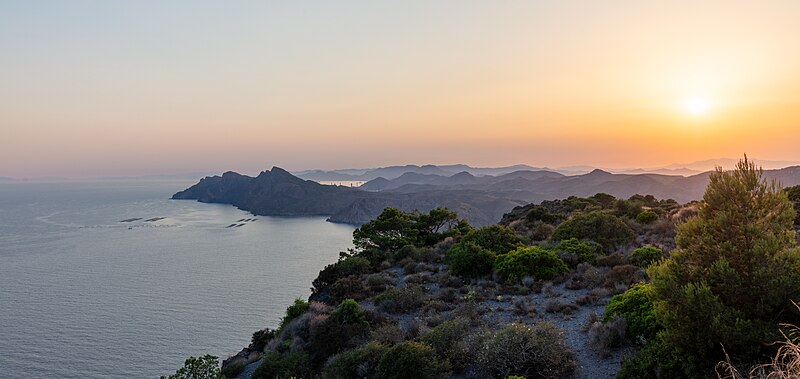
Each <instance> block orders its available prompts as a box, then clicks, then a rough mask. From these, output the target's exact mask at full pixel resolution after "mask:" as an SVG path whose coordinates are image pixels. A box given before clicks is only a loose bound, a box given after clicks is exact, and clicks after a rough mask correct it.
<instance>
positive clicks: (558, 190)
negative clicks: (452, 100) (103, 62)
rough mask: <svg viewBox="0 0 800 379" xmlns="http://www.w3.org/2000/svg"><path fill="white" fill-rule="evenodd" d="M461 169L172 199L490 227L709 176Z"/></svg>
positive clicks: (262, 180) (290, 178) (218, 186)
mask: <svg viewBox="0 0 800 379" xmlns="http://www.w3.org/2000/svg"><path fill="white" fill-rule="evenodd" d="M462 166H463V165H453V166H396V167H387V168H385V169H378V170H382V171H379V172H382V173H384V174H391V176H392V178H391V179H390V178H384V177H376V178H373V179H371V180H370V181H368V182H367V183H364V184H363V185H362V186H361V187H359V188H351V187H344V186H329V185H322V184H319V183H317V182H315V181H312V180H304V179H302V178H299V177H297V176H294V175H292V174H291V173H289V172H287V171H286V170H283V169H281V168H278V167H273V168H272V170H269V171H264V172H262V173H261V174H259V175H258V176H256V177H250V176H246V175H241V174H237V173H235V172H226V173H224V174H223V175H222V176H212V177H206V178H204V179H202V180H200V182H199V183H197V184H195V185H194V186H192V187H190V188H188V189H186V190H184V191H181V192H178V193H176V194H175V195H174V196H173V199H193V200H198V201H201V202H208V203H224V204H232V205H234V206H236V207H239V208H241V209H243V210H247V211H250V212H253V213H254V214H257V215H267V216H311V215H324V216H328V217H329V220H330V221H333V222H343V223H351V224H361V223H364V222H366V221H369V220H371V219H372V218H374V217H375V216H377V215H378V214H380V212H381V211H382V210H383V209H384V208H385V207H395V208H399V209H402V210H405V211H411V210H414V209H418V210H421V211H428V210H430V209H432V208H434V207H438V206H444V207H447V208H450V209H452V210H454V211H456V212H458V213H459V215H460V216H461V217H464V218H466V219H467V220H468V221H469V222H470V223H471V224H473V225H478V226H481V225H489V224H493V223H496V222H497V221H499V220H500V218H501V217H502V215H503V214H504V213H506V212H509V211H510V210H511V209H512V208H513V207H515V206H518V205H524V204H528V203H538V202H541V201H543V200H552V199H559V198H566V197H568V196H572V195H574V196H590V195H593V194H595V193H598V192H605V193H608V194H611V195H614V196H616V197H618V198H628V197H630V196H632V195H634V194H651V195H654V196H656V197H658V198H662V199H666V198H672V199H675V200H677V201H679V202H682V203H684V202H688V201H691V200H696V199H700V198H701V197H702V195H703V192H704V191H705V188H706V185H707V184H708V176H709V173H708V172H705V173H701V174H697V175H692V176H686V177H685V176H679V175H663V174H614V173H610V172H607V171H603V170H600V169H595V170H593V171H591V172H589V173H585V174H581V175H565V174H563V173H559V172H555V171H550V170H542V169H524V170H515V171H511V170H513V169H512V168H511V167H514V168H519V167H518V166H511V167H503V168H496V169H476V170H483V171H479V172H482V173H484V174H483V175H482V176H479V175H476V174H474V173H472V172H470V171H468V170H464V171H460V172H457V173H449V172H448V171H447V169H444V168H443V167H448V168H451V169H452V167H462ZM401 167H402V168H404V169H405V170H406V171H403V169H402V168H401ZM729 167H732V166H729ZM487 170H496V171H494V172H497V174H496V175H489V174H486V173H487V172H491V171H487ZM420 171H423V172H420ZM506 171H511V172H506ZM443 172H444V174H443ZM368 173H370V171H365V172H363V173H361V174H359V175H361V177H362V178H366V177H368V176H364V175H365V174H368ZM370 175H372V174H370ZM387 176H389V175H387ZM765 176H766V177H767V178H768V179H775V180H777V181H779V182H781V183H783V184H784V185H786V186H791V185H797V184H800V166H795V167H787V168H783V169H778V170H767V171H765ZM345 180H354V179H352V178H351V179H345Z"/></svg>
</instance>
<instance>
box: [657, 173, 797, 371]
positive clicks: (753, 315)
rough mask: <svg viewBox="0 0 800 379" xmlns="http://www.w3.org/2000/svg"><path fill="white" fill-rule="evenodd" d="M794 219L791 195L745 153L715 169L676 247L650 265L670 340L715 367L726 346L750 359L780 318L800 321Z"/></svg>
mask: <svg viewBox="0 0 800 379" xmlns="http://www.w3.org/2000/svg"><path fill="white" fill-rule="evenodd" d="M794 218H795V212H794V210H793V208H792V204H791V202H790V201H789V200H788V198H787V197H786V193H785V192H783V191H781V190H779V189H778V187H777V186H776V185H775V183H774V182H773V183H772V184H768V183H767V182H766V181H765V180H764V179H763V173H762V171H761V170H760V169H756V168H755V165H754V164H753V163H751V162H749V161H747V159H746V158H745V160H743V161H741V162H739V164H738V165H737V168H736V170H734V171H731V172H725V171H722V170H721V169H720V170H717V172H715V173H713V174H711V176H710V182H709V185H708V188H707V189H706V192H705V195H704V197H703V203H702V204H701V206H700V210H699V214H698V215H697V216H696V217H693V218H690V219H687V220H686V221H685V222H683V223H681V224H679V225H678V231H677V236H676V242H677V246H678V248H677V249H676V250H674V251H673V252H672V253H671V255H670V258H668V259H665V260H662V261H661V262H660V263H659V264H657V265H653V266H650V268H649V269H648V273H649V274H650V277H651V278H652V283H653V300H654V304H655V309H656V317H657V318H658V320H659V322H661V323H662V325H663V326H664V331H663V332H662V333H661V335H663V338H664V342H665V343H666V344H667V345H669V346H670V347H674V348H677V349H678V350H681V351H684V352H686V353H688V354H691V355H692V356H696V357H698V358H699V359H700V360H701V361H702V362H703V363H704V365H706V366H713V364H714V363H716V362H717V361H719V360H722V359H723V358H724V356H723V352H722V349H721V347H720V346H724V347H725V350H726V351H727V352H728V353H729V354H730V356H731V357H732V358H733V359H734V360H751V359H752V357H754V356H756V355H758V354H759V353H766V352H767V351H765V345H763V343H764V342H771V341H773V340H775V339H776V338H777V335H776V333H777V332H776V330H777V326H778V324H779V323H797V322H798V321H800V318H798V313H797V312H795V311H794V309H793V307H792V303H791V301H792V300H794V301H797V300H800V298H798V296H800V251H798V250H797V249H795V245H796V241H795V238H794V233H793V230H792V226H793V221H794ZM754 294H758V295H757V296H756V295H754ZM767 349H769V348H767Z"/></svg>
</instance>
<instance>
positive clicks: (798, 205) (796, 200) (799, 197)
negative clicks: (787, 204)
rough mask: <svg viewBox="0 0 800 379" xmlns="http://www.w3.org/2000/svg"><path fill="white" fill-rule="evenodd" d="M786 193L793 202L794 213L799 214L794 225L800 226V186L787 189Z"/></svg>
mask: <svg viewBox="0 0 800 379" xmlns="http://www.w3.org/2000/svg"><path fill="white" fill-rule="evenodd" d="M784 191H786V195H788V196H789V201H791V202H792V205H793V206H794V211H795V212H796V213H797V217H795V219H794V225H795V226H800V186H794V187H787V188H784Z"/></svg>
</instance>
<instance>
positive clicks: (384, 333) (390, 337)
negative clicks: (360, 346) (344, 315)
mask: <svg viewBox="0 0 800 379" xmlns="http://www.w3.org/2000/svg"><path fill="white" fill-rule="evenodd" d="M369 338H370V340H372V341H376V342H380V343H384V344H389V345H393V344H396V343H398V342H402V341H403V340H405V339H406V332H404V331H403V329H400V327H399V326H398V325H397V324H396V323H386V324H384V325H381V326H379V327H377V328H375V329H374V330H373V331H372V333H370V335H369Z"/></svg>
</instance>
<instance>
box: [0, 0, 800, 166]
mask: <svg viewBox="0 0 800 379" xmlns="http://www.w3.org/2000/svg"><path fill="white" fill-rule="evenodd" d="M798 17H800V2H798V1H750V2H742V1H703V2H697V1H668V2H665V1H643V0H636V1H624V0H615V1H588V0H587V1H570V0H558V1H544V0H542V1H502V2H490V1H466V0H458V1H445V0H442V1H409V0H404V1H379V2H378V1H335V2H333V1H281V2H269V1H244V0H242V1H221V0H220V1H201V0H192V1H177V0H176V1H167V2H159V1H128V2H122V1H101V0H97V1H81V0H75V1H44V0H43V1H27V0H20V1H10V0H6V1H2V2H0V176H12V177H40V176H103V175H145V174H166V173H182V172H221V171H225V170H235V171H240V172H254V171H255V172H257V171H259V170H264V169H269V168H270V167H272V166H280V167H284V168H287V169H290V170H303V169H312V168H320V169H333V168H346V167H377V166H385V165H392V164H449V163H467V164H471V165H474V166H502V165H510V164H517V163H526V164H530V165H534V166H549V167H558V166H570V165H593V166H600V167H655V166H660V165H667V164H671V163H676V162H691V161H694V160H702V159H708V158H715V157H733V158H736V157H741V156H742V154H743V153H747V154H748V155H749V156H751V157H757V158H759V159H770V160H788V161H800V152H798V151H800V150H798V149H797V142H798V141H800V38H798V36H800V22H797V20H798Z"/></svg>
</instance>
